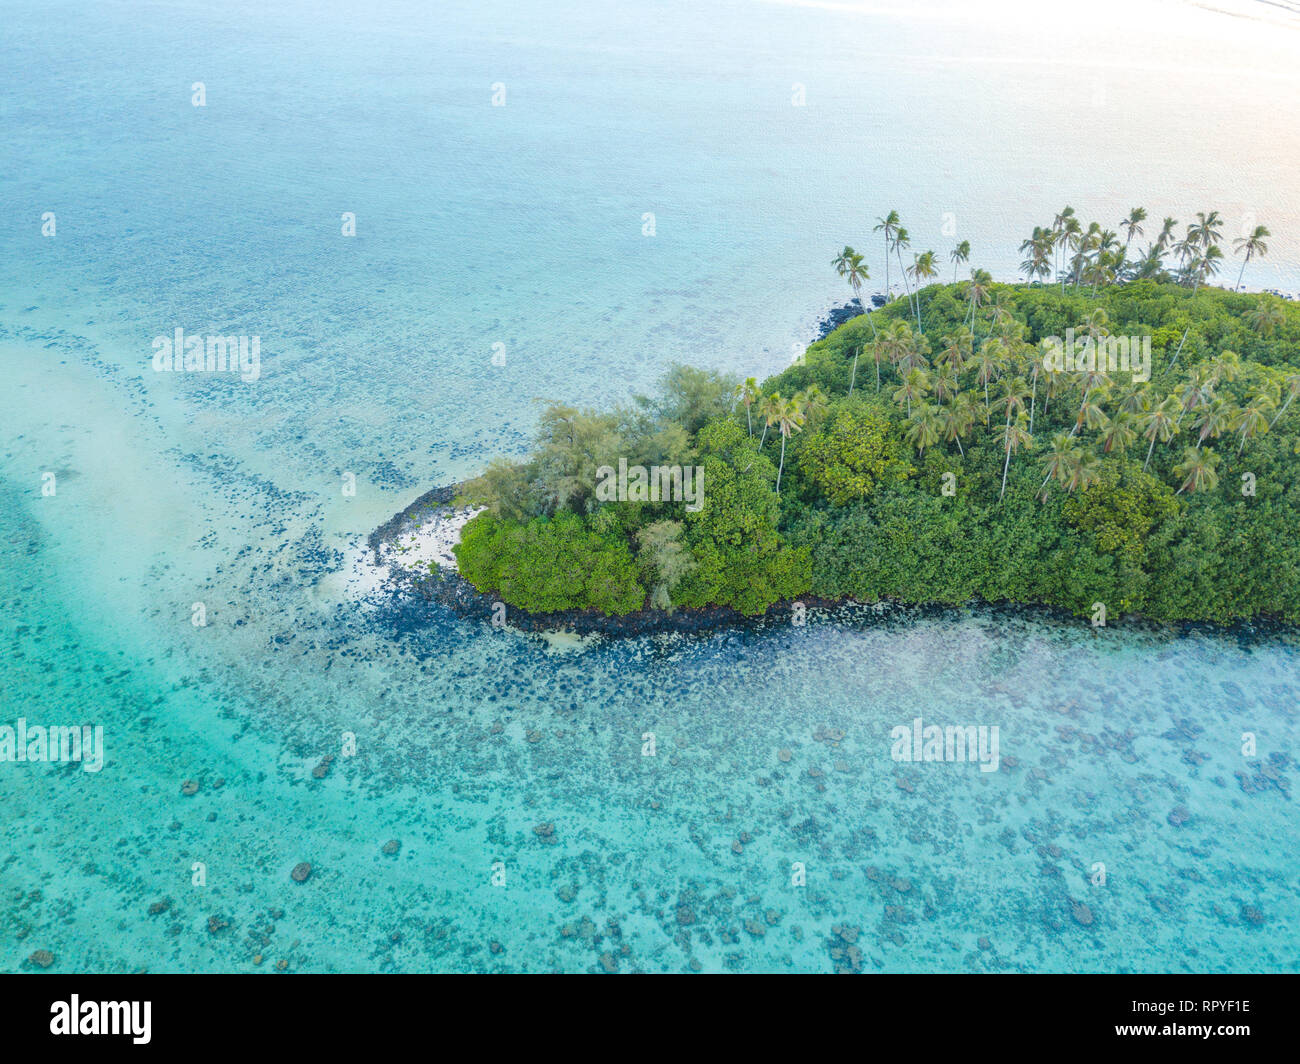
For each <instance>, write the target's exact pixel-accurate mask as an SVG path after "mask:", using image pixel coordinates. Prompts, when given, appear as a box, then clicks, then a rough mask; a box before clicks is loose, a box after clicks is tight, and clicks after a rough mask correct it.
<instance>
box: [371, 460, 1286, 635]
mask: <svg viewBox="0 0 1300 1064" xmlns="http://www.w3.org/2000/svg"><path fill="white" fill-rule="evenodd" d="M462 487H463V485H462V484H451V485H447V486H444V487H438V488H434V489H432V490H431V491H427V492H425V493H424V494H423V495H421V496H420V497H419V498H418V499H416V500H415V501H414V502H413V503H411V505H410V506H408V507H406V508H405V509H404V510H401V511H400V512H398V513H396V514H394V515H393V516H392V517H391V518H389V519H388V520H387V521H385V522H384V524H382V525H380V526H379V528H377V529H375V530H374V531H373V532H372V533H371V534H370V536H369V538H368V540H367V548H368V550H369V552H370V553H371V555H372V558H373V561H374V564H375V566H376V567H380V566H383V567H386V569H387V574H388V577H387V578H388V583H389V584H390V586H391V587H392V589H393V590H394V591H396V592H398V593H399V594H402V595H405V596H408V597H411V598H414V599H417V600H423V601H424V602H429V603H438V604H439V605H442V606H444V607H446V608H447V609H449V610H451V611H452V612H453V613H455V614H456V615H457V616H458V617H461V618H463V619H466V620H476V621H485V622H488V623H492V622H493V621H494V620H496V618H497V616H498V615H499V614H500V610H499V609H498V603H500V602H501V600H500V599H498V598H497V597H496V596H495V595H492V594H488V593H486V592H483V591H479V590H478V588H476V587H475V586H474V585H473V584H471V583H470V582H469V581H468V580H466V579H465V578H464V577H463V576H461V575H460V573H458V572H457V571H456V570H455V569H454V568H448V567H446V566H431V567H430V568H429V569H428V570H427V572H426V571H424V570H414V569H410V568H406V567H404V566H402V565H400V564H397V563H395V562H394V561H393V560H392V558H391V551H392V548H393V547H395V546H396V545H397V544H398V541H399V540H400V538H401V537H403V536H408V535H411V534H412V533H414V532H416V531H417V530H419V529H421V528H427V527H428V526H429V524H430V523H431V522H433V523H437V522H439V521H446V520H448V519H450V518H452V517H453V516H455V515H456V514H458V513H460V514H463V512H464V510H465V508H464V507H463V506H460V507H458V506H457V505H456V504H455V500H456V498H457V496H458V495H459V493H460V491H461V489H462ZM502 605H504V607H505V624H506V625H507V626H508V627H510V628H514V629H516V630H519V631H524V632H529V633H548V634H555V633H569V634H573V635H578V636H593V635H598V636H613V637H618V638H622V637H637V636H644V635H660V634H667V633H678V634H690V633H708V632H712V631H714V630H717V629H720V628H735V629H750V630H752V629H757V628H760V627H767V626H774V625H780V626H784V625H790V624H793V623H794V621H793V618H794V615H795V611H796V609H800V608H801V609H802V610H805V611H808V612H811V611H814V610H816V611H819V612H821V613H823V614H825V613H831V614H834V613H835V612H837V611H839V612H842V613H843V619H844V621H845V622H846V623H853V624H859V625H860V624H862V623H863V622H864V621H868V623H873V624H874V623H880V624H886V625H907V624H912V623H915V622H916V621H918V620H923V619H930V618H933V619H939V618H943V617H952V616H955V615H959V614H968V613H971V612H976V613H978V614H980V615H982V616H985V617H992V618H1005V619H1022V618H1025V617H1034V618H1037V619H1039V620H1043V621H1049V622H1057V623H1066V624H1072V625H1085V626H1086V625H1087V623H1088V622H1087V621H1086V620H1084V619H1080V618H1078V617H1075V616H1073V615H1071V614H1069V613H1067V612H1065V611H1064V610H1060V609H1056V608H1054V607H1051V606H1043V605H1036V604H1032V603H1013V602H996V603H995V602H983V601H972V602H968V603H963V604H961V605H956V606H954V605H947V604H940V603H922V604H911V603H902V602H888V601H882V602H874V603H863V602H857V601H856V600H852V599H820V598H816V597H814V596H811V595H809V596H805V597H803V598H800V599H799V600H797V601H782V602H777V603H774V604H773V605H772V606H770V607H769V608H768V610H767V612H765V613H763V614H760V615H759V616H757V617H749V616H746V615H745V614H743V613H739V612H737V611H736V610H733V609H731V608H730V607H727V606H711V607H706V608H704V609H687V608H680V609H677V610H675V611H674V612H672V613H665V612H663V611H662V610H651V609H643V610H637V611H636V612H634V613H629V614H626V615H624V616H622V617H614V616H609V615H606V614H603V613H598V612H596V611H594V610H562V611H559V612H556V613H530V612H528V611H527V610H523V609H520V608H519V607H517V606H511V605H510V604H508V603H502ZM872 615H874V617H872ZM869 618H870V619H869ZM1116 620H1119V618H1116ZM1123 627H1124V628H1125V629H1129V630H1132V629H1143V630H1147V631H1151V632H1163V633H1166V634H1173V635H1176V636H1179V637H1183V636H1187V635H1190V634H1192V633H1195V632H1206V633H1209V634H1213V635H1217V636H1220V637H1222V636H1225V635H1227V636H1231V637H1235V638H1237V639H1239V640H1242V641H1249V640H1251V639H1255V638H1259V637H1267V636H1271V635H1290V636H1293V635H1294V634H1295V632H1296V629H1295V628H1294V627H1293V626H1291V625H1287V624H1283V623H1281V622H1278V621H1274V620H1271V619H1269V618H1258V619H1256V620H1254V621H1251V622H1237V623H1236V624H1233V625H1230V626H1223V625H1218V624H1213V623H1211V622H1208V621H1181V622H1178V623H1177V624H1160V623H1157V622H1154V621H1150V620H1147V619H1145V618H1143V617H1140V616H1136V615H1134V616H1125V617H1124V618H1123ZM1093 631H1094V634H1098V635H1099V634H1101V632H1102V631H1103V630H1102V629H1093Z"/></svg>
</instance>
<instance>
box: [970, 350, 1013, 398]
mask: <svg viewBox="0 0 1300 1064" xmlns="http://www.w3.org/2000/svg"><path fill="white" fill-rule="evenodd" d="M1005 350H1006V349H1005V348H1004V347H1003V344H1002V341H1001V340H985V341H984V343H983V344H981V345H980V353H979V354H978V355H976V356H975V365H976V367H977V372H976V374H975V380H976V381H977V382H978V383H979V384H980V385H982V386H983V388H984V405H985V406H988V405H989V381H991V380H992V379H993V378H994V377H995V376H997V375H998V374H1001V373H1004V372H1005V371H1006V368H1007V359H1006V353H1005Z"/></svg>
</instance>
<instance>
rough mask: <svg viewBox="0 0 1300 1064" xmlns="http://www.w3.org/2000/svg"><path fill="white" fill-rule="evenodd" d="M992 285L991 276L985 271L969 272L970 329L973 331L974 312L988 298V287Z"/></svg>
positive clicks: (975, 270)
mask: <svg viewBox="0 0 1300 1064" xmlns="http://www.w3.org/2000/svg"><path fill="white" fill-rule="evenodd" d="M992 284H993V275H992V274H990V273H989V272H988V271H987V270H980V269H974V270H971V272H970V328H971V332H972V333H973V332H974V331H975V312H976V311H977V310H978V309H979V305H980V303H982V302H983V301H984V300H985V299H987V298H988V294H989V287H990V286H991V285H992Z"/></svg>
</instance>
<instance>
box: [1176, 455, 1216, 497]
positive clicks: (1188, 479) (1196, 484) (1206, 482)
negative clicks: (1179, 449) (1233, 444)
mask: <svg viewBox="0 0 1300 1064" xmlns="http://www.w3.org/2000/svg"><path fill="white" fill-rule="evenodd" d="M1218 465H1219V456H1218V455H1217V454H1215V453H1214V452H1213V451H1211V450H1210V449H1209V448H1206V449H1205V450H1201V449H1200V448H1199V447H1188V448H1187V450H1186V451H1184V452H1183V460H1182V461H1181V462H1179V463H1178V465H1176V466H1174V475H1175V476H1177V477H1179V478H1180V479H1181V480H1182V482H1183V484H1182V487H1180V488H1179V489H1178V491H1177V492H1175V494H1176V495H1181V494H1182V493H1183V492H1185V491H1186V492H1197V491H1212V490H1214V488H1215V486H1216V485H1217V484H1218V483H1219V474H1218V473H1217V472H1216V470H1217V469H1218Z"/></svg>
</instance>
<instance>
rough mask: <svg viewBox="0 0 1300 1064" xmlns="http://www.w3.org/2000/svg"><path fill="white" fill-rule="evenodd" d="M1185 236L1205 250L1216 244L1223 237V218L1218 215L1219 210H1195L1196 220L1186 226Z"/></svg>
mask: <svg viewBox="0 0 1300 1064" xmlns="http://www.w3.org/2000/svg"><path fill="white" fill-rule="evenodd" d="M1187 238H1188V240H1190V241H1191V242H1192V243H1194V244H1199V245H1200V246H1201V247H1203V248H1205V249H1207V250H1208V249H1209V248H1211V247H1213V246H1214V245H1216V244H1217V243H1218V242H1219V241H1220V240H1221V239H1223V219H1222V218H1220V217H1219V212H1218V211H1210V213H1209V214H1206V213H1205V212H1204V211H1199V212H1197V215H1196V221H1194V222H1193V223H1192V224H1191V225H1189V226H1188V227H1187Z"/></svg>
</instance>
